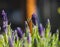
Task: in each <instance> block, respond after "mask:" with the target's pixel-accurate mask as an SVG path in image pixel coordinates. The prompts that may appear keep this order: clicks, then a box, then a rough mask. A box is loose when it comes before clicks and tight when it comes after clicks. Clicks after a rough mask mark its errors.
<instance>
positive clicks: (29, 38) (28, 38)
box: [27, 33, 31, 43]
mask: <svg viewBox="0 0 60 47" xmlns="http://www.w3.org/2000/svg"><path fill="white" fill-rule="evenodd" d="M27 40H28V43H31V34H30V33H28V37H27Z"/></svg>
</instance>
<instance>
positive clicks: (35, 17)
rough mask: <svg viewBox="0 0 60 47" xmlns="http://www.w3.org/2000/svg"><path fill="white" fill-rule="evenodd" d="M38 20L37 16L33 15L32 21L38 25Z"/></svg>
mask: <svg viewBox="0 0 60 47" xmlns="http://www.w3.org/2000/svg"><path fill="white" fill-rule="evenodd" d="M36 21H37V16H36V15H35V14H33V15H32V22H33V24H34V25H36Z"/></svg>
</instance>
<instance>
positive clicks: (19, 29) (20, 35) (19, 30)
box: [17, 27, 23, 38]
mask: <svg viewBox="0 0 60 47" xmlns="http://www.w3.org/2000/svg"><path fill="white" fill-rule="evenodd" d="M17 34H18V36H19V37H20V38H22V36H23V31H22V30H21V28H19V27H17Z"/></svg>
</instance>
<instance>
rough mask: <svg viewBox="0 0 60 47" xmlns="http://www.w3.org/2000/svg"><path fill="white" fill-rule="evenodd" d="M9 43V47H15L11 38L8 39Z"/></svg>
mask: <svg viewBox="0 0 60 47" xmlns="http://www.w3.org/2000/svg"><path fill="white" fill-rule="evenodd" d="M8 43H9V47H14V46H13V41H12V39H11V38H10V37H8Z"/></svg>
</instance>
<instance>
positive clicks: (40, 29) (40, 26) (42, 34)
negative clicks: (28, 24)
mask: <svg viewBox="0 0 60 47" xmlns="http://www.w3.org/2000/svg"><path fill="white" fill-rule="evenodd" d="M38 30H39V33H40V35H41V36H44V28H43V26H42V24H41V23H40V25H39V26H38Z"/></svg>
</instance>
